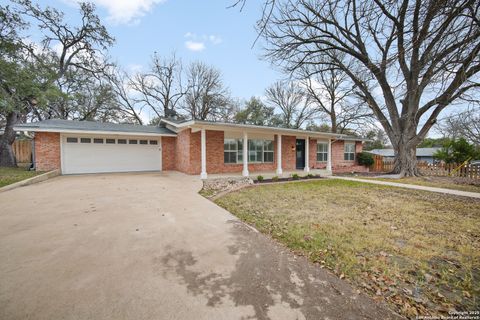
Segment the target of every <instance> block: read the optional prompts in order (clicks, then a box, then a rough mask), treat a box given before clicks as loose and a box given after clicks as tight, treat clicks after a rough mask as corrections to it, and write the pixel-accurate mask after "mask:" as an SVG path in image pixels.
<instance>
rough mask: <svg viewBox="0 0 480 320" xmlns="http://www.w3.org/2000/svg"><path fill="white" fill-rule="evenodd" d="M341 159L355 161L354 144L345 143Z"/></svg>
mask: <svg viewBox="0 0 480 320" xmlns="http://www.w3.org/2000/svg"><path fill="white" fill-rule="evenodd" d="M343 159H344V160H347V161H354V160H355V142H345V147H344V153H343Z"/></svg>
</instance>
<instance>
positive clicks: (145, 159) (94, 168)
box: [62, 136, 161, 174]
mask: <svg viewBox="0 0 480 320" xmlns="http://www.w3.org/2000/svg"><path fill="white" fill-rule="evenodd" d="M68 137H71V136H68ZM83 138H85V137H83ZM87 138H91V141H92V143H80V141H81V139H80V137H78V142H77V143H69V142H66V137H64V139H62V155H63V173H66V174H72V173H97V172H130V171H159V170H161V151H160V145H150V144H148V145H140V144H117V143H115V144H106V143H93V141H94V140H93V139H94V137H93V136H92V137H87ZM97 138H98V137H97ZM103 138H104V139H105V138H109V139H110V138H111V137H103ZM115 139H116V140H115V141H116V142H117V140H118V139H127V141H128V138H125V137H116V138H115ZM138 139H140V138H138ZM70 140H71V139H70ZM150 140H151V138H150ZM104 141H105V140H104Z"/></svg>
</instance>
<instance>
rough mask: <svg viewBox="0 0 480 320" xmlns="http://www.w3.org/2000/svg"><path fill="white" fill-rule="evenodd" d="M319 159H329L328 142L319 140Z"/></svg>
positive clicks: (319, 160)
mask: <svg viewBox="0 0 480 320" xmlns="http://www.w3.org/2000/svg"><path fill="white" fill-rule="evenodd" d="M317 161H318V162H327V161H328V142H317Z"/></svg>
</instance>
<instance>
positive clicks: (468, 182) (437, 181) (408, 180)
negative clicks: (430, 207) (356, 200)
mask: <svg viewBox="0 0 480 320" xmlns="http://www.w3.org/2000/svg"><path fill="white" fill-rule="evenodd" d="M357 178H362V179H369V180H380V181H387V182H398V183H405V184H416V185H419V186H426V187H436V188H445V189H453V190H460V191H468V192H479V193H480V181H478V180H477V181H475V180H472V179H467V178H455V177H434V176H433V177H432V176H423V177H405V178H401V179H389V178H373V177H357Z"/></svg>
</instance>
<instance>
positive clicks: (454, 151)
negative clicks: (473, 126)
mask: <svg viewBox="0 0 480 320" xmlns="http://www.w3.org/2000/svg"><path fill="white" fill-rule="evenodd" d="M433 157H434V158H436V159H439V160H442V161H444V162H445V163H458V164H460V163H463V162H465V161H466V160H468V159H472V160H474V159H477V158H480V151H479V150H478V149H477V148H476V147H475V145H473V144H470V143H468V141H467V140H466V139H465V138H460V139H458V140H448V141H447V142H446V143H445V144H444V145H443V147H442V149H440V150H438V151H437V152H436V153H435V154H434V155H433Z"/></svg>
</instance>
